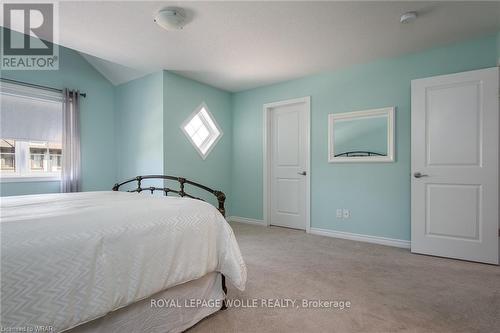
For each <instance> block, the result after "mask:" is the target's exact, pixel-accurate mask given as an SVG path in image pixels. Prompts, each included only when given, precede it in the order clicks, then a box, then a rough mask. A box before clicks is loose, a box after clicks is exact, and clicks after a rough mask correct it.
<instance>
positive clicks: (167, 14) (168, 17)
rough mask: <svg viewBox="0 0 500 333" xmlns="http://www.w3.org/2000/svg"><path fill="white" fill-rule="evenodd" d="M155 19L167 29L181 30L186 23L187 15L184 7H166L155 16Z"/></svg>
mask: <svg viewBox="0 0 500 333" xmlns="http://www.w3.org/2000/svg"><path fill="white" fill-rule="evenodd" d="M154 21H155V23H156V24H158V25H159V26H160V27H162V28H163V29H165V30H179V29H182V28H183V27H184V25H185V24H186V15H185V13H184V10H182V8H173V7H169V8H165V9H162V10H160V11H159V12H158V13H156V15H155V16H154Z"/></svg>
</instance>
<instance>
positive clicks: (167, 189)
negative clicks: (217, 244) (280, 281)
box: [113, 175, 227, 310]
mask: <svg viewBox="0 0 500 333" xmlns="http://www.w3.org/2000/svg"><path fill="white" fill-rule="evenodd" d="M145 179H163V180H164V181H165V180H174V181H177V182H178V183H179V189H178V190H174V189H172V188H170V187H156V186H149V187H142V186H141V185H142V181H143V180H145ZM133 182H137V188H135V189H134V190H127V192H132V193H133V192H137V193H141V192H142V191H150V192H151V194H153V193H154V192H155V191H161V192H163V194H164V195H165V196H167V195H168V194H169V193H174V194H177V195H178V196H180V197H187V198H191V199H196V200H201V201H205V200H203V199H201V198H198V197H195V196H193V195H190V194H187V193H186V191H184V188H185V185H186V184H189V185H192V186H195V187H198V188H201V189H202V190H205V191H207V192H209V193H211V194H213V195H215V197H216V198H217V202H218V204H219V207H218V208H217V210H218V211H219V212H220V213H221V214H222V216H223V217H226V209H225V207H224V203H225V201H226V195H225V194H224V192H222V191H217V190H213V189H211V188H210V187H207V186H205V185H202V184H199V183H196V182H193V181H191V180H188V179H186V178H183V177H175V176H165V175H147V176H137V177H135V178H131V179H129V180H126V181H124V182H121V183H116V184H115V185H114V186H113V191H118V190H119V189H120V187H121V186H123V185H125V184H129V183H133ZM221 277H222V291H223V292H224V295H225V296H227V287H226V277H225V276H224V274H222V273H221ZM226 308H227V306H226V299H225V298H224V301H223V303H222V308H221V310H225V309H226Z"/></svg>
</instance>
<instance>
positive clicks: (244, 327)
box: [189, 223, 500, 333]
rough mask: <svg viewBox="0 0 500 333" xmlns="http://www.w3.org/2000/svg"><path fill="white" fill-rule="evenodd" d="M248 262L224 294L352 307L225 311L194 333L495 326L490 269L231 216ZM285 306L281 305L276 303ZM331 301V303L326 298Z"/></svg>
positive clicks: (499, 299)
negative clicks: (240, 284)
mask: <svg viewBox="0 0 500 333" xmlns="http://www.w3.org/2000/svg"><path fill="white" fill-rule="evenodd" d="M231 225H232V226H233V229H234V231H235V234H236V238H237V239H238V242H239V244H240V248H241V251H242V253H243V257H244V258H245V261H246V263H247V267H248V282H247V288H246V290H245V291H244V292H239V291H238V290H236V289H235V288H234V287H231V286H229V298H231V299H243V300H249V301H248V303H247V304H248V305H253V304H252V303H251V302H250V301H251V300H252V299H257V303H258V304H262V303H261V300H260V299H280V298H281V299H285V298H287V299H294V300H297V304H298V303H301V300H302V299H307V300H318V299H321V300H348V301H350V302H351V307H350V308H344V309H343V310H341V309H339V308H322V309H317V308H316V309H312V308H302V307H301V306H299V307H298V308H296V307H288V308H277V307H275V308H266V307H262V306H258V307H256V308H241V307H240V308H236V307H233V308H229V309H227V310H225V311H219V312H217V313H215V314H214V315H212V316H210V317H208V318H206V319H204V320H203V321H201V322H200V323H198V324H197V325H196V326H195V327H193V328H192V329H191V330H189V332H190V333H192V332H439V333H444V332H453V333H458V332H487V333H493V332H500V268H499V267H498V266H492V265H485V264H477V263H472V262H465V261H458V260H452V259H444V258H437V257H430V256H423V255H415V254H411V253H410V252H409V250H405V249H398V248H393V247H387V246H381V245H374V244H368V243H361V242H355V241H349V240H342V239H335V238H328V237H322V236H314V235H309V234H305V233H304V232H301V231H295V230H291V229H285V228H278V227H271V228H266V227H260V226H253V225H245V224H238V223H232V224H231ZM283 305H285V304H283ZM333 305H335V304H333Z"/></svg>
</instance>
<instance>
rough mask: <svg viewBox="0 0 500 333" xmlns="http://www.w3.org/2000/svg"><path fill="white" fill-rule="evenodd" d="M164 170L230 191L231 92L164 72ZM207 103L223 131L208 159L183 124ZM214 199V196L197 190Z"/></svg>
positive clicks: (227, 192)
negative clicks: (201, 105) (187, 133)
mask: <svg viewBox="0 0 500 333" xmlns="http://www.w3.org/2000/svg"><path fill="white" fill-rule="evenodd" d="M163 73H164V83H163V84H164V92H165V93H164V108H165V116H164V128H165V133H164V152H165V160H164V161H165V173H166V174H168V175H174V176H183V177H186V178H188V179H191V180H193V181H197V182H200V183H202V184H204V185H206V186H209V187H212V188H214V189H217V190H221V191H223V192H225V193H226V195H227V197H228V200H232V196H231V195H229V191H230V190H231V150H232V146H231V142H232V135H233V133H232V131H231V123H232V118H231V95H230V93H228V92H226V91H223V90H219V89H216V88H213V87H211V86H208V85H206V84H203V83H199V82H196V81H193V80H190V79H187V78H184V77H181V76H179V75H176V74H174V73H171V72H168V71H164V72H163ZM202 102H205V103H206V104H207V106H208V108H209V110H210V112H211V113H212V115H213V116H214V118H215V120H216V121H217V123H218V124H219V126H220V128H221V129H222V132H223V133H224V134H223V136H222V138H221V139H220V141H219V142H218V143H217V145H216V146H215V148H214V149H213V150H212V151H211V152H210V154H209V155H208V156H207V157H206V159H205V160H203V159H202V158H201V156H200V155H199V154H198V152H197V151H196V150H195V148H194V147H193V146H192V145H191V143H190V142H189V140H188V138H187V137H186V136H185V135H184V133H183V131H182V129H181V127H180V126H181V125H182V123H183V122H184V121H185V120H186V119H187V118H188V117H189V115H191V113H192V112H193V111H194V110H195V109H196V108H197V107H198V106H199V105H200V104H201V103H202ZM195 194H197V195H200V196H203V197H204V198H207V199H209V200H211V202H213V198H212V196H208V197H207V196H206V195H204V194H203V192H198V191H195Z"/></svg>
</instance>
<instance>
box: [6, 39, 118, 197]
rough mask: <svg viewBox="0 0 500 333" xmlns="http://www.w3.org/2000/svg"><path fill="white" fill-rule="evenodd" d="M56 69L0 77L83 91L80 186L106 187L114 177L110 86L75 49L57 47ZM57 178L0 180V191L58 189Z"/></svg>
mask: <svg viewBox="0 0 500 333" xmlns="http://www.w3.org/2000/svg"><path fill="white" fill-rule="evenodd" d="M59 60H60V62H59V70H54V71H50V70H47V71H33V70H17V71H2V72H1V77H3V78H9V79H14V80H19V81H25V82H30V83H35V84H40V85H46V86H50V87H55V88H66V87H67V88H72V89H79V90H80V91H83V92H86V93H87V96H88V97H87V98H82V99H81V102H80V113H81V115H80V121H81V151H82V188H83V190H84V191H92V190H108V189H110V186H112V185H113V183H114V182H115V181H116V173H115V154H114V149H115V141H114V104H113V103H114V101H113V99H114V98H113V96H114V87H113V85H112V84H111V83H110V82H109V81H108V80H107V79H105V78H104V77H103V76H102V75H101V74H100V73H99V72H97V71H96V70H95V69H94V67H92V66H91V65H90V64H89V63H88V62H87V61H86V60H85V59H84V58H83V57H82V56H81V55H80V54H78V52H76V51H74V50H71V49H68V48H65V47H61V46H60V47H59ZM59 190H60V185H59V182H32V183H1V184H0V195H1V196H8V195H23V194H35V193H51V192H59Z"/></svg>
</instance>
